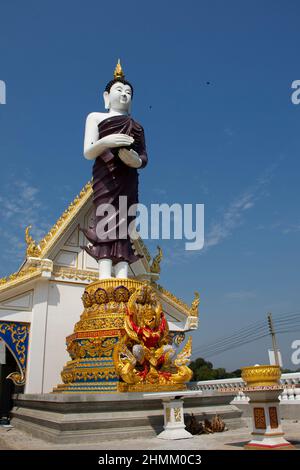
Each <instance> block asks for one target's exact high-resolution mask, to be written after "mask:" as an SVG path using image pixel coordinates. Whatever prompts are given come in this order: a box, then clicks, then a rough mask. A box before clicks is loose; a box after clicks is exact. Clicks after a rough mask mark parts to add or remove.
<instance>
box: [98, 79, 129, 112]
mask: <svg viewBox="0 0 300 470" xmlns="http://www.w3.org/2000/svg"><path fill="white" fill-rule="evenodd" d="M131 98H132V90H131V87H130V86H129V85H124V83H121V82H116V83H114V84H113V86H112V87H111V89H110V91H109V93H107V92H105V93H104V100H105V107H106V108H108V109H110V110H113V111H121V112H129V110H130V104H131Z"/></svg>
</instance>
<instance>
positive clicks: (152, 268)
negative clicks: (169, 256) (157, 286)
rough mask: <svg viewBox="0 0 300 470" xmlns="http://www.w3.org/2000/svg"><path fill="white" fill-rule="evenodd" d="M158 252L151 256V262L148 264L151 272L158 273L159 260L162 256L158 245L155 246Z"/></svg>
mask: <svg viewBox="0 0 300 470" xmlns="http://www.w3.org/2000/svg"><path fill="white" fill-rule="evenodd" d="M157 250H158V253H157V255H156V256H155V257H154V258H153V261H152V264H151V266H150V271H151V272H152V273H156V274H159V273H160V262H161V260H162V257H163V252H162V249H161V248H160V247H159V246H158V247H157Z"/></svg>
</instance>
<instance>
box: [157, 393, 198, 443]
mask: <svg viewBox="0 0 300 470" xmlns="http://www.w3.org/2000/svg"><path fill="white" fill-rule="evenodd" d="M163 405H164V431H163V432H161V433H160V434H159V435H158V436H157V437H158V439H191V438H192V437H193V436H192V434H190V433H189V432H188V431H186V429H185V424H184V414H183V400H179V399H174V400H163Z"/></svg>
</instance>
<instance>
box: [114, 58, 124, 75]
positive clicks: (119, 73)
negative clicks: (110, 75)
mask: <svg viewBox="0 0 300 470" xmlns="http://www.w3.org/2000/svg"><path fill="white" fill-rule="evenodd" d="M118 78H123V79H124V78H125V75H124V72H123V70H122V66H121V62H120V59H118V63H117V65H116V68H115V71H114V79H115V80H117V79H118Z"/></svg>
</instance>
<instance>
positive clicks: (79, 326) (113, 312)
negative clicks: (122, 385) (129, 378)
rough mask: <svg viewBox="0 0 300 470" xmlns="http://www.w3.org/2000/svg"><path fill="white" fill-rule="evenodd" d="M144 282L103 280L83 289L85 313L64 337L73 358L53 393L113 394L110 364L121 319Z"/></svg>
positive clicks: (113, 373)
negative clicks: (71, 331) (131, 297)
mask: <svg viewBox="0 0 300 470" xmlns="http://www.w3.org/2000/svg"><path fill="white" fill-rule="evenodd" d="M144 284H145V281H137V280H134V279H116V278H111V279H103V280H99V281H96V282H93V283H92V284H90V285H89V286H87V287H86V289H85V291H84V294H83V296H82V301H83V305H84V311H83V313H82V315H81V317H80V321H79V322H78V323H76V325H75V328H74V333H73V334H71V335H70V336H68V337H67V338H66V343H67V350H68V352H69V354H70V356H71V358H72V360H71V361H69V362H67V364H66V365H65V367H64V369H63V371H62V373H61V376H62V380H63V382H64V383H63V384H62V385H58V386H57V387H56V388H55V389H54V390H53V391H54V392H65V393H70V392H76V393H81V392H82V393H86V392H93V393H97V392H116V391H117V390H118V382H119V377H118V375H117V373H116V371H115V367H114V363H113V358H112V356H113V350H114V346H115V345H116V343H117V342H118V341H119V338H120V337H121V336H122V335H123V334H124V317H125V314H126V309H127V302H128V300H129V298H130V296H131V295H132V294H133V293H134V292H135V291H136V290H137V289H138V288H139V287H141V286H143V285H144Z"/></svg>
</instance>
